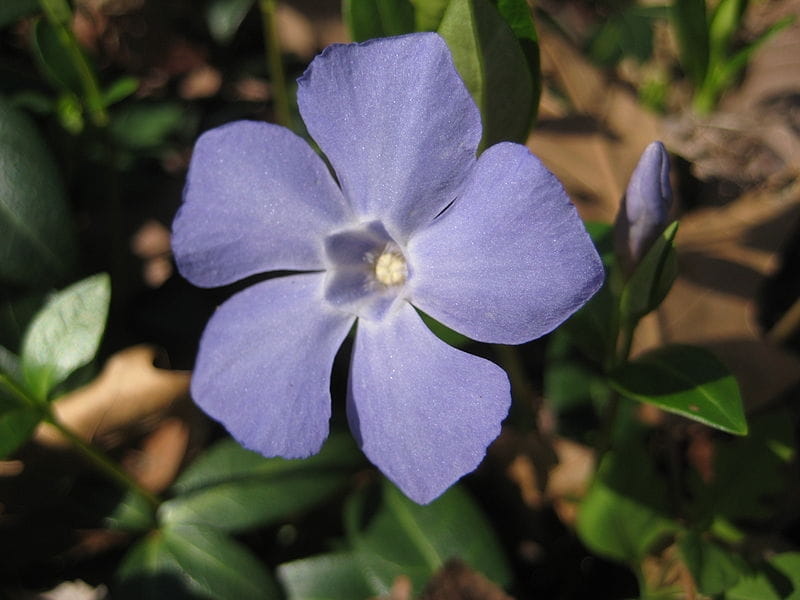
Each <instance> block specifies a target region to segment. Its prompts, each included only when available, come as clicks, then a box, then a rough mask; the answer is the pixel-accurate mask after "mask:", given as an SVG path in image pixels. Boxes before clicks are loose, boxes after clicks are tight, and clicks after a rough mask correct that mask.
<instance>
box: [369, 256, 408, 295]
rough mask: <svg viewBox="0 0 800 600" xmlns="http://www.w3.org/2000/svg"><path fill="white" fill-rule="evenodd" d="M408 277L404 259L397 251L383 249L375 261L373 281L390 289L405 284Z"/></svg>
mask: <svg viewBox="0 0 800 600" xmlns="http://www.w3.org/2000/svg"><path fill="white" fill-rule="evenodd" d="M407 276H408V267H407V266H406V259H405V258H404V257H403V255H402V254H401V253H400V252H399V251H397V250H392V249H389V248H385V249H384V250H383V252H382V253H381V255H380V256H379V257H378V259H377V260H376V261H375V279H377V280H378V283H380V284H382V285H385V286H386V287H390V286H393V285H400V284H402V283H404V282H405V280H406V277H407Z"/></svg>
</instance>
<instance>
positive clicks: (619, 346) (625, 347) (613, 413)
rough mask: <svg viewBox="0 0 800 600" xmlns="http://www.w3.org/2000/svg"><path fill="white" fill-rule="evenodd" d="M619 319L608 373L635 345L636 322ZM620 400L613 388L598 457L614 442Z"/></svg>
mask: <svg viewBox="0 0 800 600" xmlns="http://www.w3.org/2000/svg"><path fill="white" fill-rule="evenodd" d="M617 321H618V322H620V321H621V327H619V332H618V333H617V336H616V339H615V347H614V348H613V350H612V351H611V353H610V354H611V356H612V359H611V361H609V362H607V364H606V372H607V373H610V372H611V371H612V370H614V369H616V368H617V367H619V366H621V365H623V364H625V362H626V361H627V360H628V357H629V356H630V354H631V346H632V345H633V333H634V331H635V329H636V324H635V323H629V322H627V320H625V319H620V318H619V315H617ZM620 401H621V398H620V395H619V394H618V393H617V392H616V391H613V390H612V392H611V397H610V398H609V399H608V404H607V405H606V407H605V411H604V412H603V416H602V423H601V427H600V437H599V440H598V443H597V455H598V457H602V456H603V455H604V454H605V453H606V452H608V451H609V450H610V449H611V446H612V445H613V443H614V429H615V428H616V425H617V418H618V416H619V406H620Z"/></svg>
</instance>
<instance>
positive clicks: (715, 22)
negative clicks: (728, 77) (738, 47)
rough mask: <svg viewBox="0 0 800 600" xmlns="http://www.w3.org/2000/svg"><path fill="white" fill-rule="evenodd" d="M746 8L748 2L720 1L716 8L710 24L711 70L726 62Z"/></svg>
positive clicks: (735, 0) (744, 0)
mask: <svg viewBox="0 0 800 600" xmlns="http://www.w3.org/2000/svg"><path fill="white" fill-rule="evenodd" d="M746 8H747V2H746V0H720V2H719V3H718V4H717V5H716V6H715V7H714V10H713V12H712V13H711V19H709V24H708V47H709V48H708V50H709V69H713V68H714V66H715V65H716V64H717V63H718V62H722V61H724V60H725V56H726V55H727V53H728V47H729V45H730V43H731V40H732V39H733V35H734V34H735V33H736V31H737V30H738V29H739V26H740V25H741V23H742V16H743V15H744V11H745V9H746Z"/></svg>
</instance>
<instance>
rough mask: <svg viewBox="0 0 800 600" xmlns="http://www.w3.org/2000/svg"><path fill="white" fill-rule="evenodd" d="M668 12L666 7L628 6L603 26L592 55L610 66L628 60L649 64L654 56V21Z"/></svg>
mask: <svg viewBox="0 0 800 600" xmlns="http://www.w3.org/2000/svg"><path fill="white" fill-rule="evenodd" d="M666 13H667V8H666V7H665V6H640V5H638V4H631V5H629V6H626V7H625V8H623V9H622V10H620V11H619V12H616V13H614V14H612V15H610V16H609V17H608V19H606V20H604V21H603V22H602V23H601V24H600V26H599V27H598V29H597V31H596V32H595V33H594V35H593V36H592V39H591V41H590V43H589V54H591V56H592V58H593V59H594V60H596V61H597V62H600V63H602V64H604V65H606V66H612V65H615V64H616V63H618V62H619V61H620V60H622V59H623V58H625V57H633V58H635V59H636V60H637V61H639V62H640V63H643V62H645V61H646V60H648V59H649V58H650V56H651V55H652V53H653V24H654V21H655V20H656V19H659V18H662V17H665V16H666Z"/></svg>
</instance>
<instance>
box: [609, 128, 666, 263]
mask: <svg viewBox="0 0 800 600" xmlns="http://www.w3.org/2000/svg"><path fill="white" fill-rule="evenodd" d="M671 205H672V186H671V185H670V182H669V154H667V150H666V148H664V144H662V143H661V142H652V143H651V144H650V145H648V146H647V148H645V149H644V152H642V156H641V158H639V162H638V163H637V165H636V168H635V169H634V170H633V174H632V175H631V178H630V181H629V182H628V189H627V190H626V191H625V196H624V197H623V198H622V205H621V206H620V209H619V213H618V214H617V221H616V223H615V244H616V248H617V254H618V255H619V257H620V258H621V260H622V263H623V266H624V267H625V268H626V270H629V271H630V270H631V269H633V268H634V267H635V266H636V265H637V264H639V262H640V261H641V260H642V258H643V257H644V255H645V254H646V253H647V251H648V250H649V249H650V246H652V245H653V242H654V241H655V239H656V238H657V237H658V236H659V235H661V232H663V231H664V228H665V227H666V226H667V220H668V217H669V209H670V206H671Z"/></svg>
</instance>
